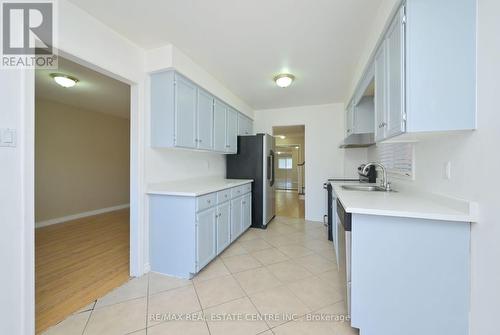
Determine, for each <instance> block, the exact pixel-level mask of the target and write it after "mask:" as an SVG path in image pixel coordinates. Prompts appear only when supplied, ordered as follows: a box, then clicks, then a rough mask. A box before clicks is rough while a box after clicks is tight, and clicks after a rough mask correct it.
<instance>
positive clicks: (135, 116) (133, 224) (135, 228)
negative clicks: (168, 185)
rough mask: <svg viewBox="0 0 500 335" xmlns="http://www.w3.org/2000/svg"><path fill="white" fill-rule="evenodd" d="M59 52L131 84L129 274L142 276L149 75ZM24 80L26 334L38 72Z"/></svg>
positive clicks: (31, 321) (31, 311) (30, 316)
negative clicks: (126, 74)
mask: <svg viewBox="0 0 500 335" xmlns="http://www.w3.org/2000/svg"><path fill="white" fill-rule="evenodd" d="M58 54H59V55H60V56H62V57H64V58H66V59H69V60H71V61H73V62H75V63H78V64H80V65H82V66H85V67H87V68H90V69H92V70H94V71H97V72H99V73H102V74H104V75H106V76H109V77H111V78H113V79H116V80H118V81H121V82H123V83H125V84H127V85H129V86H130V186H129V187H130V196H129V202H130V218H129V224H130V234H129V237H130V258H129V273H130V276H132V277H137V276H141V275H142V274H144V273H145V272H147V271H149V270H148V267H149V262H146V260H145V256H147V251H146V250H145V235H146V228H145V224H144V222H145V216H144V213H145V203H144V196H143V195H144V177H143V176H144V173H143V172H144V159H143V157H144V146H145V145H144V144H145V139H144V136H143V132H142V131H141V127H142V128H144V123H145V122H144V115H143V114H144V113H140V110H141V107H142V108H144V106H145V103H144V92H145V85H146V79H145V78H146V76H144V77H143V78H142V79H141V81H137V80H134V79H131V78H125V77H123V76H121V75H118V74H116V73H113V72H112V70H108V69H105V68H102V67H99V66H97V65H95V64H93V63H91V62H88V61H85V60H84V59H81V58H79V57H77V56H74V55H72V54H70V53H68V52H65V51H64V50H62V49H59V50H58ZM21 76H22V83H21V87H20V89H21V90H22V103H23V106H22V110H23V115H22V120H21V126H22V129H20V132H19V133H20V134H19V139H20V141H19V142H20V145H19V147H20V150H22V156H23V172H22V174H23V187H22V189H23V199H22V201H23V207H24V222H23V230H24V238H23V246H22V248H23V251H24V264H23V274H22V286H23V299H22V300H23V301H22V304H23V306H24V307H23V314H24V316H23V319H24V325H23V327H24V330H25V333H27V334H28V333H31V330H33V331H34V329H35V238H34V236H35V215H34V204H35V201H34V199H35V178H34V176H35V166H34V162H35V137H34V132H35V71H34V70H26V69H25V70H21Z"/></svg>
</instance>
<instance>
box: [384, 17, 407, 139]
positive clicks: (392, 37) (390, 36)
mask: <svg viewBox="0 0 500 335" xmlns="http://www.w3.org/2000/svg"><path fill="white" fill-rule="evenodd" d="M403 17H404V9H401V10H400V12H399V15H396V17H395V18H394V21H393V22H392V24H391V26H390V28H389V31H388V32H387V37H386V39H387V42H386V43H387V87H388V99H387V122H386V123H387V130H386V134H385V137H386V138H388V137H392V136H396V135H399V134H401V133H403V132H404V131H405V122H404V114H405V97H404V85H405V82H404V64H405V62H404V57H405V52H404V49H405V43H404V38H405V32H404V24H403Z"/></svg>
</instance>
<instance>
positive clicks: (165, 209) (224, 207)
mask: <svg viewBox="0 0 500 335" xmlns="http://www.w3.org/2000/svg"><path fill="white" fill-rule="evenodd" d="M149 211H150V228H149V237H150V251H149V255H150V266H151V270H152V271H154V272H159V273H163V274H166V275H171V276H175V277H181V278H191V277H193V276H194V275H195V274H196V273H198V272H199V271H200V270H201V269H202V268H203V267H204V266H206V265H207V264H208V263H210V261H211V260H213V259H214V258H215V257H217V255H219V254H220V253H221V252H223V251H224V249H226V248H227V247H228V246H229V245H230V244H231V243H232V242H233V241H235V240H236V239H237V238H238V237H239V236H240V235H241V234H242V233H243V232H244V231H246V230H247V229H248V228H249V227H250V226H251V222H252V193H251V185H250V184H244V185H242V186H237V187H233V188H229V189H226V190H222V191H219V192H214V193H209V194H206V195H203V196H199V197H190V196H176V195H163V194H151V195H150V203H149Z"/></svg>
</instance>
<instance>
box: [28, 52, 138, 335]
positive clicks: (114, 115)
mask: <svg viewBox="0 0 500 335" xmlns="http://www.w3.org/2000/svg"><path fill="white" fill-rule="evenodd" d="M57 76H59V77H62V78H63V80H62V81H61V83H63V84H65V85H61V83H58V82H57V81H56V77H57ZM64 79H66V80H64ZM68 79H69V81H68ZM71 81H72V82H71ZM71 84H74V86H69V85H71ZM130 99H131V97H130V86H129V85H128V84H125V83H123V82H121V81H118V80H116V79H113V78H111V77H108V76H106V75H103V74H101V73H99V72H96V71H94V70H92V69H89V68H87V67H85V66H83V65H80V64H78V63H75V62H72V61H70V60H68V59H65V58H62V57H59V69H58V70H57V71H51V70H36V71H35V222H36V224H35V226H36V229H35V320H36V322H35V324H36V332H37V333H40V332H42V331H43V330H45V329H47V328H48V327H50V326H52V325H54V324H56V323H57V322H59V321H61V320H63V319H65V318H66V317H67V316H69V315H71V314H72V313H74V312H76V311H78V310H80V309H82V308H84V307H86V306H87V305H89V304H92V303H93V302H94V301H95V300H96V299H97V298H99V297H101V296H103V295H105V294H106V293H108V292H109V291H111V290H112V289H113V288H116V287H118V286H120V285H121V284H123V283H124V282H126V281H127V280H128V279H129V273H130V213H129V204H130V200H129V199H130V194H129V190H130V151H131V150H130Z"/></svg>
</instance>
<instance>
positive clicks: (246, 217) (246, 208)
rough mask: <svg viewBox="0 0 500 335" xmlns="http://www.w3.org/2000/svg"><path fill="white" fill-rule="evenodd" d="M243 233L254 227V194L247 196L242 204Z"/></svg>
mask: <svg viewBox="0 0 500 335" xmlns="http://www.w3.org/2000/svg"><path fill="white" fill-rule="evenodd" d="M241 207H242V215H241V216H242V221H243V231H245V230H247V229H248V228H250V226H251V225H252V194H251V193H250V194H247V195H245V196H244V197H243V200H242V202H241Z"/></svg>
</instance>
